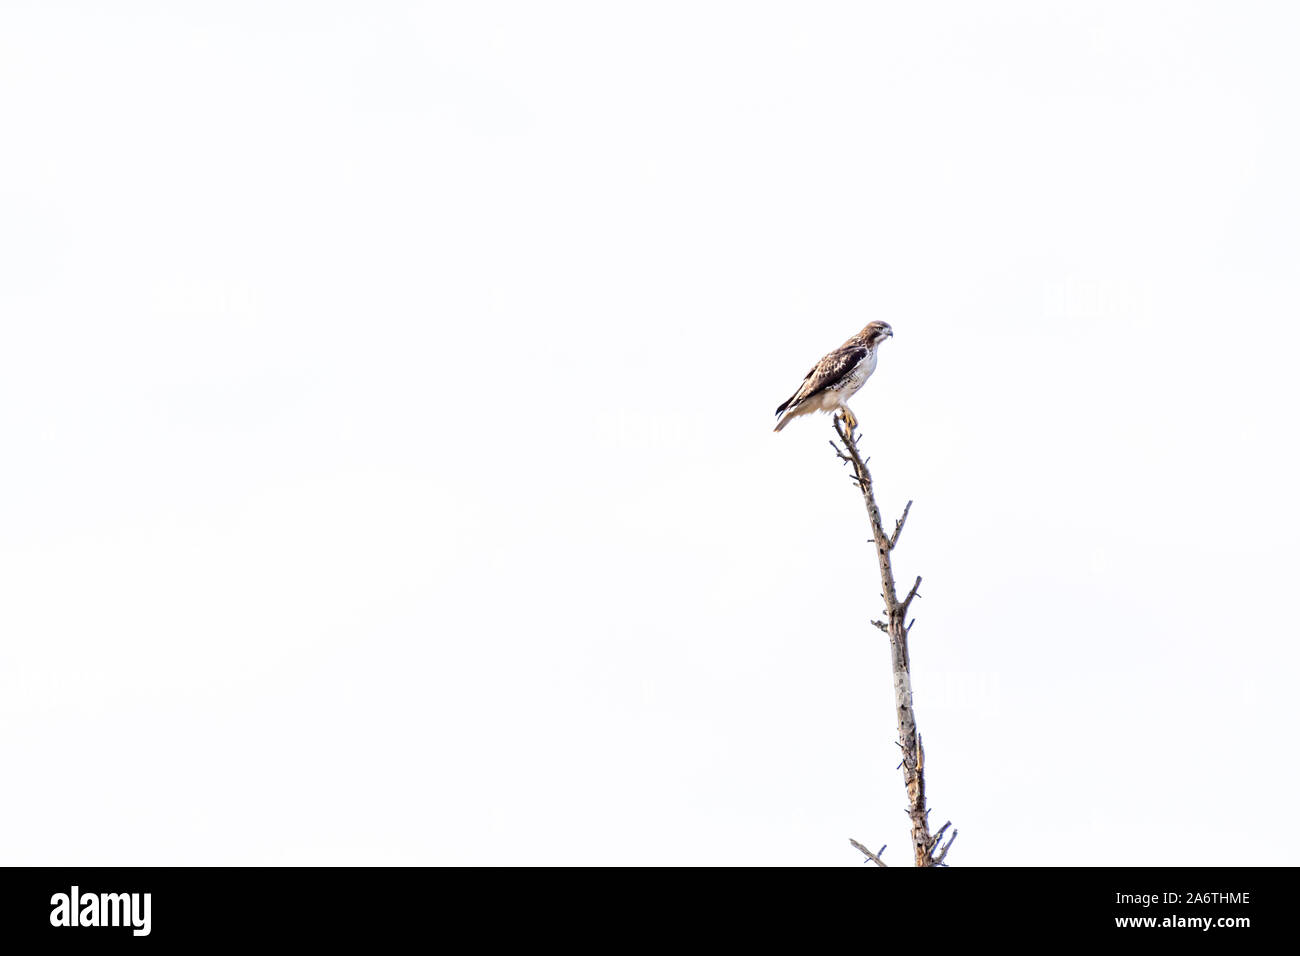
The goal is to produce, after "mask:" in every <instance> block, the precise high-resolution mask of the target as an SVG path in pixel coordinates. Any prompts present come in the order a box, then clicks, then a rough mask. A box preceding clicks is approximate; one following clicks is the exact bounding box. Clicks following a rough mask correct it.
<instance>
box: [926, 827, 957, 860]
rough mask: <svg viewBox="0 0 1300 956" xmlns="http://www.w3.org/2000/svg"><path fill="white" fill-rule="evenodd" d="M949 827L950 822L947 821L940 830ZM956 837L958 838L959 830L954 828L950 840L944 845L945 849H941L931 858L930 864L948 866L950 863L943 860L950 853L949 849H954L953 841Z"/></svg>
mask: <svg viewBox="0 0 1300 956" xmlns="http://www.w3.org/2000/svg"><path fill="white" fill-rule="evenodd" d="M947 828H948V824H946V823H945V824H944V825H943V829H941V830H940V831H939V832H940V833H942V832H943V830H946V829H947ZM956 839H957V831H956V830H953V831H952V836H950V837H948V842H947V843H945V844H944V845H943V849H942V850H940V851H939V855H938V856H936V857H932V858H931V860H930V865H931V866H947V865H948V864H947V863H945V862H943V858H944V857H946V856H947V855H948V851H949V850H951V849H952V842H953V840H956Z"/></svg>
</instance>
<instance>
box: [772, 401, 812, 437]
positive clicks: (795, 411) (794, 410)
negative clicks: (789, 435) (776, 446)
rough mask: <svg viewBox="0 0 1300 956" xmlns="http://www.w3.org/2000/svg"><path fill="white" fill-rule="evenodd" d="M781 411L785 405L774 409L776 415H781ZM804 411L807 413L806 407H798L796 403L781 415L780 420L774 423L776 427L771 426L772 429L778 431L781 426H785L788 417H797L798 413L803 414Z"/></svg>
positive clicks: (788, 419) (787, 422)
mask: <svg viewBox="0 0 1300 956" xmlns="http://www.w3.org/2000/svg"><path fill="white" fill-rule="evenodd" d="M783 411H785V405H782V406H781V407H780V408H778V409H777V410H776V413H777V414H778V415H781V412H783ZM806 413H807V409H805V408H800V407H799V406H798V405H796V406H795V407H794V408H792V409H790V410H789V411H788V412H786V413H785V414H784V415H781V420H780V421H779V422H777V423H776V427H775V428H773V429H772V431H774V432H779V431H780V430H781V429H782V428H785V426H786V425H787V424H789V422H790V419H792V418H798V417H799V416H800V415H804V414H806Z"/></svg>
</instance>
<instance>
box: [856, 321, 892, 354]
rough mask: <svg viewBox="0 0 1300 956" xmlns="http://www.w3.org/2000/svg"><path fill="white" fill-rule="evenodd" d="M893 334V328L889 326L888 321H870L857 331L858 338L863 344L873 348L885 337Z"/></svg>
mask: <svg viewBox="0 0 1300 956" xmlns="http://www.w3.org/2000/svg"><path fill="white" fill-rule="evenodd" d="M893 334H894V330H893V329H891V328H890V327H889V323H888V322H872V323H871V324H870V325H868V326H867V327H866V328H865V329H863V330H862V331H861V332H859V333H858V338H859V339H860V340H861V342H862V344H863V345H865V346H867V347H868V348H874V347H875V346H877V345H879V344H880V343H881V342H883V341H885V339H887V338H890V337H892V336H893Z"/></svg>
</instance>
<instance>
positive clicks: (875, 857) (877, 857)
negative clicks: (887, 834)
mask: <svg viewBox="0 0 1300 956" xmlns="http://www.w3.org/2000/svg"><path fill="white" fill-rule="evenodd" d="M849 842H850V843H852V844H853V845H854V846H855V847H856V848H857V849H859V850H861V851H862V852H863V853H864V854H865V855H866V857H867V859H868V860H870V861H871V862H872V863H874V864H876V866H889V864H888V863H886V862H885V861H884V860H882V859H881V856H883V855H884V853H885V847H883V846H882V847H881V848H880V849H879V850H878V851H876V852H875V853H872V852H871V851H870V850H868V849H867V848H866V847H865V846H863V845H862V844H861V843H859V842H858V841H857V840H853V839H850V840H849ZM886 846H888V844H886Z"/></svg>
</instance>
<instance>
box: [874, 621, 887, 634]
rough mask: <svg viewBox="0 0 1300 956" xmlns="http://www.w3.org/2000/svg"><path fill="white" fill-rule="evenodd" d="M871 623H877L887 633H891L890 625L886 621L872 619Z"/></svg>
mask: <svg viewBox="0 0 1300 956" xmlns="http://www.w3.org/2000/svg"><path fill="white" fill-rule="evenodd" d="M871 623H872V624H874V625H876V627H878V628H880V629H881V630H882V631H884V632H885V633H886V634H888V633H889V625H888V624H886V623H885V622H884V621H872V622H871Z"/></svg>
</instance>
